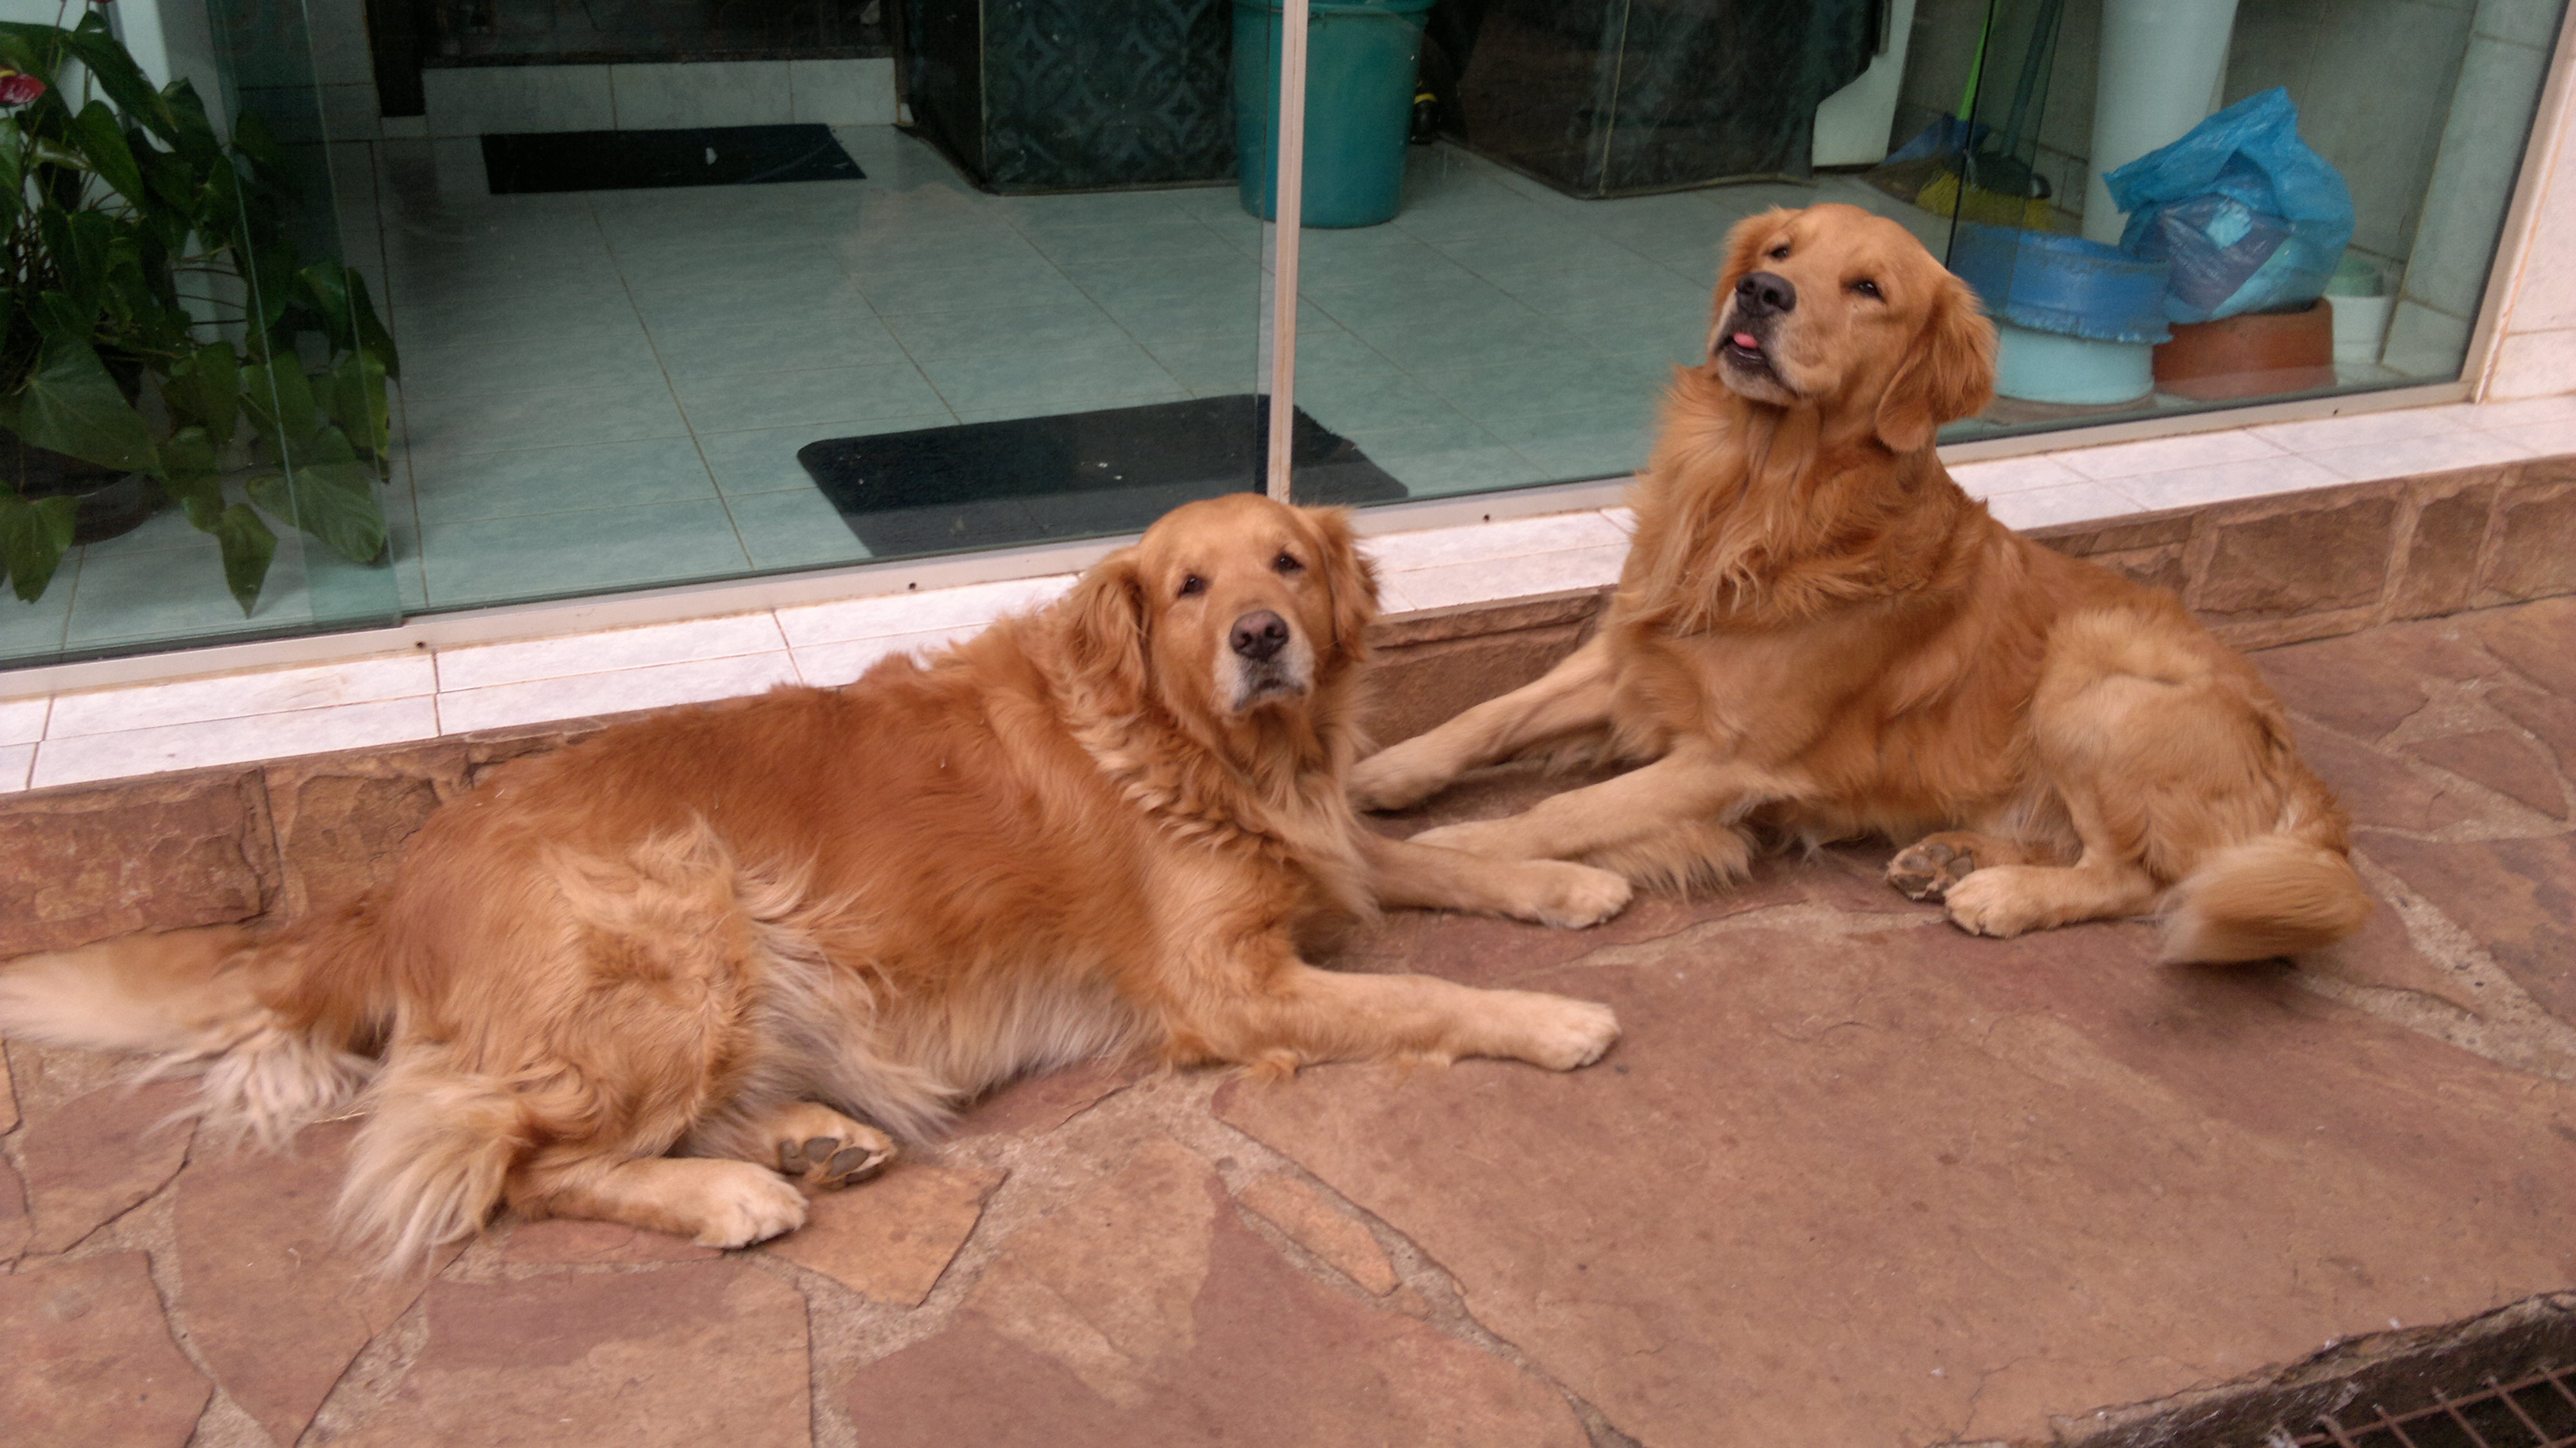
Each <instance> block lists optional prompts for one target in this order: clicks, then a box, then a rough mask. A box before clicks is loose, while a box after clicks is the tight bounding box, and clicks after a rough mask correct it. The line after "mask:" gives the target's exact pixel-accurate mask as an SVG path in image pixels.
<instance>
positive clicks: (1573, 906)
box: [1529, 860, 1636, 930]
mask: <svg viewBox="0 0 2576 1448" xmlns="http://www.w3.org/2000/svg"><path fill="white" fill-rule="evenodd" d="M1531 868H1532V869H1533V870H1535V871H1537V872H1538V874H1537V879H1538V882H1539V888H1538V890H1537V891H1536V892H1535V895H1534V898H1533V899H1532V900H1531V902H1530V912H1529V913H1530V916H1531V918H1533V919H1536V920H1537V921H1538V922H1539V923H1541V924H1543V925H1553V926H1555V927H1557V928H1558V929H1560V930H1582V929H1585V928H1586V927H1589V926H1594V925H1598V924H1600V923H1601V922H1602V921H1604V920H1607V919H1609V918H1610V917H1612V916H1614V915H1616V914H1618V913H1619V912H1620V911H1622V910H1625V909H1627V908H1628V899H1629V897H1630V896H1631V895H1634V894H1635V893H1636V887H1635V886H1633V885H1631V884H1629V883H1628V879H1627V877H1626V876H1624V875H1614V874H1612V873H1611V872H1609V871H1608V870H1596V869H1594V868H1592V867H1591V866H1590V865H1572V864H1566V863H1563V862H1560V861H1556V860H1541V861H1534V862H1532V865H1531Z"/></svg>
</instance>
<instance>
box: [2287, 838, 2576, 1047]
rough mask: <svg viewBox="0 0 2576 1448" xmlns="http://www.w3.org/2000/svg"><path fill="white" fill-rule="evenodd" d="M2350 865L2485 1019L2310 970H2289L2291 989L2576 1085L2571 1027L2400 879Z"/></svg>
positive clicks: (2362, 857) (2359, 858)
mask: <svg viewBox="0 0 2576 1448" xmlns="http://www.w3.org/2000/svg"><path fill="white" fill-rule="evenodd" d="M2352 862H2353V867H2354V868H2355V869H2356V870H2358V871H2360V872H2361V877H2362V879H2363V880H2364V881H2365V882H2367V883H2368V884H2369V885H2370V887H2371V888H2372V890H2373V891H2375V892H2376V893H2377V894H2378V895H2379V896H2380V897H2381V898H2382V899H2384V900H2386V901H2388V902H2389V904H2390V905H2391V906H2392V907H2393V908H2394V909H2395V910H2396V911H2397V917H2398V920H2399V921H2400V922H2401V923H2402V924H2403V925H2404V926H2405V927H2406V938H2407V941H2408V943H2409V944H2411V945H2413V946H2414V948H2415V949H2416V951H2417V952H2419V953H2420V954H2422V955H2423V956H2424V958H2425V959H2427V960H2429V961H2431V962H2432V963H2433V964H2434V965H2435V966H2436V967H2438V968H2439V969H2441V970H2443V971H2444V972H2446V973H2448V974H2449V975H2451V976H2452V977H2453V978H2455V979H2457V980H2459V981H2460V982H2461V983H2462V984H2463V985H2466V986H2467V987H2469V989H2470V990H2472V991H2474V992H2476V993H2477V995H2478V996H2479V997H2480V1003H2481V1004H2482V1005H2483V1006H2485V1007H2487V1008H2488V1009H2489V1011H2490V1012H2491V1013H2490V1014H2481V1013H2479V1012H2475V1011H2470V1010H2467V1009H2465V1008H2463V1007H2461V1006H2459V1005H2456V1004H2454V1003H2452V1002H2450V1001H2446V1000H2442V999H2439V998H2438V997H2433V996H2428V995H2425V994H2423V993H2422V992H2418V991H2410V990H2404V989H2400V988H2398V987H2394V986H2366V985H2361V984H2358V983H2356V982H2353V981H2348V980H2343V979H2341V978H2338V977H2335V976H2329V975H2325V974H2322V973H2320V972H2317V971H2309V970H2302V971H2297V972H2294V973H2293V975H2292V979H2294V980H2295V981H2297V982H2298V984H2299V986H2300V987H2301V988H2302V989H2304V990H2307V991H2309V992H2311V993H2313V994H2316V995H2320V996H2323V997H2325V998H2326V999H2328V1000H2331V1001H2335V1002H2338V1003H2340V1004H2343V1005H2347V1006H2351V1007H2352V1008H2354V1009H2356V1010H2360V1011H2364V1012H2367V1013H2368V1014H2370V1015H2372V1016H2375V1017H2377V1018H2379V1019H2381V1020H2384V1021H2388V1022H2391V1023H2393V1024H2396V1025H2400V1026H2404V1027H2406V1028H2407V1029H2408V1030H2411V1031H2415V1032H2418V1033H2419V1034H2422V1035H2426V1036H2430V1037H2432V1038H2433V1039H2435V1040H2438V1041H2442V1042H2445V1043H2447V1044H2449V1045H2453V1046H2457V1047H2459V1048H2460V1049H2461V1050H2464V1051H2468V1052H2470V1053H2472V1054H2474V1055H2477V1056H2481V1057H2484V1058H2485V1059H2487V1060H2490V1061H2493V1062H2495V1063H2496V1064H2498V1065H2500V1066H2509V1067H2511V1068H2513V1069H2514V1070H2517V1071H2527V1072H2530V1073H2531V1074H2533V1075H2537V1076H2547V1077H2549V1078H2551V1079H2552V1080H2558V1081H2576V1026H2571V1025H2570V1024H2568V1023H2567V1022H2565V1021H2562V1020H2560V1019H2559V1018H2558V1017H2557V1016H2555V1015H2552V1014H2551V1013H2550V1012H2549V1010H2548V1009H2547V1008H2546V1007H2544V1006H2542V1005H2541V1004H2540V1003H2539V1002H2538V1001H2536V1000H2534V999H2533V998H2532V995H2531V993H2530V992H2529V991H2527V990H2524V989H2523V987H2522V983H2521V982H2520V981H2517V980H2515V979H2514V978H2513V975H2512V973H2511V972H2510V971H2507V970H2506V969H2505V968H2504V967H2503V966H2501V965H2499V964H2498V963H2497V962H2496V959H2495V957H2494V956H2493V955H2492V954H2490V953H2488V952H2487V951H2486V950H2485V949H2484V948H2483V947H2481V946H2479V945H2478V943H2477V941H2476V938H2475V937H2473V936H2471V935H2470V934H2469V932H2468V931H2467V930H2465V929H2463V928H2461V926H2460V925H2459V924H2458V923H2457V922H2456V921H2454V920H2452V919H2451V918H2450V917H2449V916H2448V915H2446V914H2444V913H2443V912H2442V910H2441V908H2440V907H2439V906H2437V905H2435V904H2433V902H2431V901H2430V900H2427V899H2425V898H2424V897H2423V896H2422V895H2421V894H2418V893H2417V892H2416V891H2415V890H2414V889H2413V888H2412V887H2411V886H2409V885H2408V884H2407V883H2406V882H2405V881H2404V880H2403V879H2400V878H2399V877H2398V876H2397V875H2395V874H2393V873H2391V872H2390V871H2389V870H2388V869H2387V868H2385V867H2384V866H2382V865H2380V864H2378V863H2377V862H2376V861H2373V860H2372V859H2371V858H2370V857H2369V855H2368V854H2366V853H2365V852H2363V851H2361V850H2358V849H2356V850H2354V851H2353V853H2352Z"/></svg>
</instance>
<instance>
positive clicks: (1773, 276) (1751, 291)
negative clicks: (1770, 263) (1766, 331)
mask: <svg viewBox="0 0 2576 1448" xmlns="http://www.w3.org/2000/svg"><path fill="white" fill-rule="evenodd" d="M1796 310H1798V289H1797V288H1796V287H1793V286H1791V285H1789V279H1788V278H1787V277H1784V276H1782V275H1780V274H1779V273H1778V272H1748V273H1746V274H1745V277H1744V280H1742V281H1740V282H1737V283H1736V284H1735V311H1736V314H1737V315H1738V316H1742V317H1748V318H1749V317H1767V316H1770V315H1771V314H1772V313H1774V312H1794V311H1796Z"/></svg>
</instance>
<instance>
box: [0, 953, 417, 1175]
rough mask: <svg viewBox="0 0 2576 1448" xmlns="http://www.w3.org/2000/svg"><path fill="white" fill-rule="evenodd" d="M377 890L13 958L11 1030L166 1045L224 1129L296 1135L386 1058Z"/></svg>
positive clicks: (168, 1058)
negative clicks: (278, 920)
mask: <svg viewBox="0 0 2576 1448" xmlns="http://www.w3.org/2000/svg"><path fill="white" fill-rule="evenodd" d="M371 905H372V902H360V903H358V904H356V905H353V906H349V907H346V908H343V909H341V910H339V911H336V912H332V913H329V914H325V915H320V916H316V917H313V918H311V919H308V920H306V921H302V922H299V923H298V924H296V925H294V926H292V927H289V928H288V929H286V930H282V931H279V932H277V933H275V934H273V935H269V936H266V937H261V936H257V935H254V934H253V932H251V931H250V930H248V929H245V928H243V927H241V926H236V925H215V926H206V927H202V928H199V929H194V930H172V931H167V932H163V933H160V934H150V933H145V934H136V935H127V936H121V937H119V938H117V939H114V940H105V941H101V942H99V943H98V944H95V945H87V946H83V947H81V948H80V949H78V950H66V951H56V952H51V953H48V954H42V955H31V956H26V957H24V958H22V959H20V960H18V961H16V962H14V963H12V964H10V965H8V966H6V967H0V1035H6V1036H16V1037H20V1038H23V1039H26V1040H33V1041H43V1042H46V1043H48V1044H52V1045H58V1046H77V1047H83V1048H86V1049H90V1050H104V1051H130V1052H139V1053H143V1054H146V1055H149V1056H151V1057H152V1058H153V1060H152V1061H151V1063H150V1064H149V1065H148V1066H147V1067H145V1069H144V1073H143V1074H144V1075H145V1076H146V1077H147V1078H148V1077H152V1076H161V1075H169V1074H173V1073H177V1072H183V1071H197V1072H201V1073H202V1074H203V1076H204V1081H203V1084H202V1086H201V1089H200V1091H199V1093H198V1098H197V1104H196V1107H195V1108H194V1109H195V1114H196V1115H197V1116H198V1117H199V1118H200V1119H201V1120H202V1121H203V1122H204V1123H205V1125H206V1126H207V1127H208V1128H210V1129H211V1130H212V1131H213V1133H214V1134H215V1135H216V1136H217V1137H218V1138H221V1137H226V1136H230V1137H236V1138H237V1137H240V1136H245V1135H247V1136H252V1137H256V1138H258V1139H259V1140H260V1141H261V1142H262V1143H264V1144H266V1145H269V1146H279V1145H282V1144H284V1142H285V1141H286V1139H287V1138H289V1137H291V1136H293V1135H294V1134H295V1132H296V1130H297V1128H299V1127H301V1126H303V1125H305V1124H306V1123H307V1122H311V1121H316V1120H320V1119H322V1118H324V1117H326V1116H330V1115H332V1114H334V1113H336V1112H338V1111H341V1110H344V1109H346V1107H347V1105H348V1103H349V1102H350V1101H351V1100H352V1099H354V1098H355V1097H356V1095H357V1093H358V1092H359V1090H360V1089H361V1088H362V1087H363V1086H365V1084H366V1082H367V1080H368V1078H369V1076H370V1075H372V1074H373V1071H374V1062H373V1061H372V1060H370V1059H369V1053H370V1052H371V1051H372V1050H373V1049H374V1047H375V1045H376V1043H377V1041H378V1040H379V1039H380V1038H381V1035H382V1023H383V1018H384V1015H385V1014H386V1009H387V1003H386V1002H384V1001H382V1000H380V999H379V996H380V991H379V989H378V982H379V981H380V980H381V979H382V976H383V970H382V964H381V959H380V954H381V951H380V946H379V944H378V941H377V937H376V933H375V929H374V924H373V911H372V909H371Z"/></svg>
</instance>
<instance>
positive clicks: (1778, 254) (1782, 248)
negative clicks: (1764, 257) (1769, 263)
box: [1771, 241, 1789, 261]
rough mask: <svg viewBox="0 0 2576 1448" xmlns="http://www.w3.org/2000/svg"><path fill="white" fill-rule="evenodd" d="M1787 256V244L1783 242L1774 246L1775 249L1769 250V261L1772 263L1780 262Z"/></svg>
mask: <svg viewBox="0 0 2576 1448" xmlns="http://www.w3.org/2000/svg"><path fill="white" fill-rule="evenodd" d="M1788 254H1789V243H1787V242H1785V241H1784V242H1782V243H1780V244H1779V245H1778V246H1775V247H1773V248H1771V259H1772V260H1773V261H1779V260H1781V259H1783V258H1785V257H1786V256H1788Z"/></svg>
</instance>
